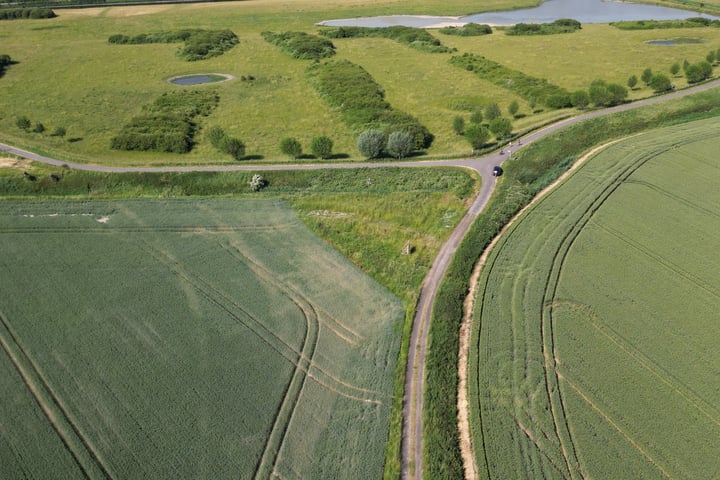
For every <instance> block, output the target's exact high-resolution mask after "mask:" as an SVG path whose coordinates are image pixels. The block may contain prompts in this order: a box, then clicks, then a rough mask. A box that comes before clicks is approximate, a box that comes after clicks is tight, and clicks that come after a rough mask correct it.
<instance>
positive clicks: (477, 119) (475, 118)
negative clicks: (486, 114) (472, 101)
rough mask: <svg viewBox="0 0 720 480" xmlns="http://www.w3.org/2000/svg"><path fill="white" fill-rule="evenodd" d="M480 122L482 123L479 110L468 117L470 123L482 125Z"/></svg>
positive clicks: (481, 115)
mask: <svg viewBox="0 0 720 480" xmlns="http://www.w3.org/2000/svg"><path fill="white" fill-rule="evenodd" d="M482 121H483V114H482V111H480V110H475V111H474V112H473V113H472V114H471V115H470V122H472V123H482Z"/></svg>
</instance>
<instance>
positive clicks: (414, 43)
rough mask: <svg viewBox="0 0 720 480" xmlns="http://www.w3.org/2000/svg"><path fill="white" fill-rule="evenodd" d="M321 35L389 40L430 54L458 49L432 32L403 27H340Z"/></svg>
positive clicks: (323, 31)
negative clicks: (446, 44)
mask: <svg viewBox="0 0 720 480" xmlns="http://www.w3.org/2000/svg"><path fill="white" fill-rule="evenodd" d="M320 35H323V36H325V37H328V38H361V37H376V38H377V37H379V38H389V39H391V40H395V41H396V42H400V43H402V44H405V45H408V46H409V47H412V48H414V49H416V50H420V51H423V52H429V53H449V52H454V51H456V49H454V48H449V47H446V46H445V45H443V44H442V43H440V40H438V39H437V38H435V37H433V36H432V35H431V34H430V32H428V31H427V30H425V29H422V28H412V27H404V26H401V25H395V26H392V27H378V28H367V27H339V28H332V29H327V30H321V31H320Z"/></svg>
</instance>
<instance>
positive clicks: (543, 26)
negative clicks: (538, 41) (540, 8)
mask: <svg viewBox="0 0 720 480" xmlns="http://www.w3.org/2000/svg"><path fill="white" fill-rule="evenodd" d="M581 28H582V25H581V24H580V22H578V21H577V20H573V19H572V18H560V19H558V20H555V21H554V22H551V23H518V24H516V25H513V26H512V27H510V28H508V29H507V30H506V31H505V34H506V35H552V34H555V33H572V32H576V31H578V30H580V29H581Z"/></svg>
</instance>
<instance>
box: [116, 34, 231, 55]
mask: <svg viewBox="0 0 720 480" xmlns="http://www.w3.org/2000/svg"><path fill="white" fill-rule="evenodd" d="M178 42H185V45H184V46H183V47H182V48H180V49H179V50H178V52H177V55H178V56H179V57H180V58H182V59H184V60H187V61H189V62H192V61H196V60H205V59H208V58H211V57H217V56H219V55H222V54H223V53H225V52H226V51H228V50H230V49H231V48H232V47H234V46H235V45H237V44H238V42H239V40H238V38H237V35H235V34H234V33H233V32H232V31H230V30H203V29H183V30H172V31H163V32H156V33H141V34H139V35H135V36H132V37H129V36H127V35H122V34H115V35H111V36H110V37H109V38H108V43H112V44H116V45H140V44H146V43H178Z"/></svg>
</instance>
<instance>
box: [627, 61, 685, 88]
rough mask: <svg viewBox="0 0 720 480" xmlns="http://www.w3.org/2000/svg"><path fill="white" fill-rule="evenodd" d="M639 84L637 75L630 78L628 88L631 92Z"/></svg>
mask: <svg viewBox="0 0 720 480" xmlns="http://www.w3.org/2000/svg"><path fill="white" fill-rule="evenodd" d="M678 68H680V67H679V66H678ZM637 82H638V78H637V75H630V78H628V81H627V86H628V88H629V89H630V90H632V89H634V88H635V86H636V85H637Z"/></svg>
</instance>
